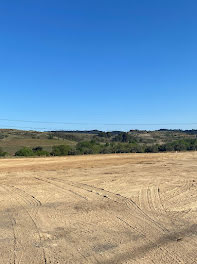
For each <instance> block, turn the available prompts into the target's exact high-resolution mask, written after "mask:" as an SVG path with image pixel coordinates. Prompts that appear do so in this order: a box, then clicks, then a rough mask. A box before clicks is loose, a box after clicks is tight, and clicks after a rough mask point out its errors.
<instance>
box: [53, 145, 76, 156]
mask: <svg viewBox="0 0 197 264" xmlns="http://www.w3.org/2000/svg"><path fill="white" fill-rule="evenodd" d="M70 150H71V147H70V146H66V145H59V146H53V148H52V152H51V155H52V156H65V155H68V153H69V151H70Z"/></svg>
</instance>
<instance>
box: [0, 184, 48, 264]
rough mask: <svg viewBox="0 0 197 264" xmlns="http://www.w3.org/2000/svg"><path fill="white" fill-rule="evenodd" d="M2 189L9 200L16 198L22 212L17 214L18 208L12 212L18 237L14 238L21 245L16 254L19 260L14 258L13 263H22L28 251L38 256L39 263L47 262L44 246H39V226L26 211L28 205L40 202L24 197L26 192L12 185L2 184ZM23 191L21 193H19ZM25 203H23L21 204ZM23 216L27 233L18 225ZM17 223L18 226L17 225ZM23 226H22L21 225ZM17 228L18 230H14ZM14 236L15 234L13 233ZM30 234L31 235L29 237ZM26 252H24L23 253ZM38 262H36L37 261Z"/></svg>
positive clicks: (40, 241)
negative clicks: (20, 250) (19, 251)
mask: <svg viewBox="0 0 197 264" xmlns="http://www.w3.org/2000/svg"><path fill="white" fill-rule="evenodd" d="M2 187H3V188H4V190H5V191H6V192H7V193H8V195H9V196H10V198H11V200H13V199H14V200H16V201H17V202H18V205H19V206H20V211H22V213H21V214H20V215H19V210H15V211H14V212H13V213H12V214H13V216H12V218H13V219H16V225H15V234H16V233H19V234H18V237H16V238H15V240H16V241H20V240H21V242H19V244H20V245H21V246H22V253H21V255H20V254H17V255H20V256H19V260H18V261H17V260H15V263H17V264H20V263H22V261H23V259H24V258H27V259H28V251H30V252H34V251H35V256H36V257H38V256H39V258H40V260H39V263H44V264H46V263H47V259H46V255H45V251H44V248H43V247H42V246H41V244H42V239H41V235H40V231H39V228H38V226H37V224H36V221H35V219H34V218H33V216H32V215H31V213H30V212H29V211H28V209H27V207H28V205H30V206H32V207H34V206H35V204H36V205H38V204H40V203H39V202H38V201H37V200H35V199H33V198H32V200H31V201H30V197H31V196H29V197H28V199H27V198H24V197H25V196H27V194H26V193H25V195H24V192H22V191H21V190H19V189H18V188H14V187H13V186H2ZM21 193H23V195H21ZM23 203H25V205H24V204H23ZM23 218H25V219H26V223H25V226H28V233H25V232H24V230H22V227H21V226H20V225H21V224H22V223H23ZM17 224H18V226H17ZM23 228H24V226H23ZM16 229H18V232H17V231H16ZM15 236H16V235H15ZM31 236H32V237H31ZM25 253H26V254H25ZM29 261H30V262H29V263H36V262H35V261H34V260H29ZM37 263H38V262H37Z"/></svg>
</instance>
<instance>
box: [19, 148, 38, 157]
mask: <svg viewBox="0 0 197 264" xmlns="http://www.w3.org/2000/svg"><path fill="white" fill-rule="evenodd" d="M15 156H24V157H30V156H35V153H34V152H33V150H32V149H30V148H27V147H24V148H22V149H20V150H18V151H17V152H16V153H15Z"/></svg>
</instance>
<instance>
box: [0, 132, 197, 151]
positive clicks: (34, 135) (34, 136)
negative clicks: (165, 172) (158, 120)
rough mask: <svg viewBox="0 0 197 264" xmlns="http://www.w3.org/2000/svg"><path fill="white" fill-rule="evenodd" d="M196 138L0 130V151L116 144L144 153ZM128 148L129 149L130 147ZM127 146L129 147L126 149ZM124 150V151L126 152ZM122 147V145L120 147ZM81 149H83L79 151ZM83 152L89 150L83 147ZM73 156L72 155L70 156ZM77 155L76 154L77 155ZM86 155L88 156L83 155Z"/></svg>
mask: <svg viewBox="0 0 197 264" xmlns="http://www.w3.org/2000/svg"><path fill="white" fill-rule="evenodd" d="M196 138H197V130H168V129H160V130H156V131H146V130H130V131H129V132H122V131H111V132H103V131H99V130H88V131H46V132H38V131H24V130H16V129H0V148H1V149H2V150H3V151H5V152H7V153H8V154H9V155H14V154H15V152H16V151H18V150H19V149H21V148H22V147H29V148H31V149H32V148H36V147H38V146H39V147H41V148H42V149H43V150H44V151H48V152H49V153H50V152H51V151H52V148H53V147H54V146H58V145H65V146H70V147H71V148H74V147H75V146H78V148H80V147H79V144H84V143H83V142H86V144H87V142H91V144H96V145H95V147H97V148H98V145H99V144H100V146H107V148H109V147H108V145H109V144H110V147H113V149H114V146H116V147H117V144H119V145H120V144H126V143H128V144H131V145H132V144H133V145H138V147H139V146H140V147H142V148H143V149H145V148H146V147H147V146H154V145H162V144H170V143H173V142H176V141H181V140H190V139H191V140H194V139H196ZM133 145H132V146H133ZM128 146H129V145H128ZM128 146H127V148H128ZM124 147H125V145H124ZM83 148H84V147H83ZM86 148H89V146H88V145H87V146H86ZM73 153H75V151H74V152H73ZM77 153H79V152H77ZM87 153H89V152H88V151H87Z"/></svg>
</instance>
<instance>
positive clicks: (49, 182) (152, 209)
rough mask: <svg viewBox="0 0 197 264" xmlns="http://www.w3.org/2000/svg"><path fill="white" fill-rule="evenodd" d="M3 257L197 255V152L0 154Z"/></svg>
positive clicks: (103, 263) (107, 262) (107, 260)
mask: <svg viewBox="0 0 197 264" xmlns="http://www.w3.org/2000/svg"><path fill="white" fill-rule="evenodd" d="M0 172H1V173H0V183H1V184H0V263H2V264H6V263H13V264H19V263H20V264H22V263H25V264H30V263H35V264H42V263H43V264H44V263H47V264H48V263H61V264H63V263H69V264H70V263H73V264H78V263H79V264H83V263H92V264H94V263H95V264H96V263H98V264H99V263H100V264H115V263H138V264H139V263H140V264H142V263H143V264H149V263H155V264H158V263H165V264H166V263H167V264H171V263H187V264H192V263H193V264H194V263H197V250H196V248H197V153H194V152H187V153H171V154H119V155H91V156H78V157H77V156H75V157H63V158H34V159H1V160H0Z"/></svg>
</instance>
